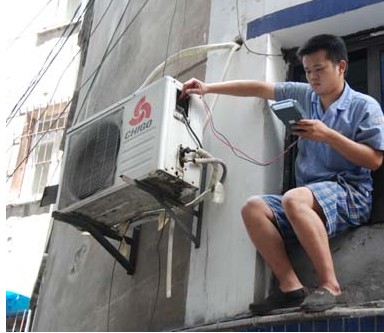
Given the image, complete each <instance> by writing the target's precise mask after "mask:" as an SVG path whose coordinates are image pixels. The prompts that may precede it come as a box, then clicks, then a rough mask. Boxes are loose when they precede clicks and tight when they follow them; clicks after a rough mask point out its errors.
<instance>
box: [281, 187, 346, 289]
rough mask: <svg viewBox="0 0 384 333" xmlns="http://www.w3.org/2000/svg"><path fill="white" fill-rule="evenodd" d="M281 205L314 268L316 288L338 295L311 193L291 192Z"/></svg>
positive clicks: (318, 211) (319, 211)
mask: <svg viewBox="0 0 384 333" xmlns="http://www.w3.org/2000/svg"><path fill="white" fill-rule="evenodd" d="M282 203H283V207H284V211H285V213H286V215H287V217H288V219H289V221H290V222H291V225H292V228H293V230H294V231H295V233H296V236H297V238H298V239H299V242H300V244H301V245H302V247H303V248H304V250H305V251H306V252H307V254H308V256H309V258H310V259H311V261H312V263H313V265H314V267H315V270H316V273H317V275H318V279H319V286H320V287H323V288H326V289H327V290H329V291H330V292H331V293H332V294H334V295H339V294H340V293H341V290H340V286H339V283H338V281H337V278H336V274H335V270H334V265H333V259H332V255H331V251H330V247H329V241H328V236H327V233H326V230H325V226H324V222H323V220H324V216H323V212H322V209H321V207H320V206H319V204H318V202H317V201H316V199H315V198H314V196H313V194H312V191H311V190H310V189H308V188H306V187H299V188H295V189H292V190H290V191H288V192H287V193H286V194H285V195H284V197H283V200H282Z"/></svg>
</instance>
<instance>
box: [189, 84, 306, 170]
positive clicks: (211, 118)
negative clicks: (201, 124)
mask: <svg viewBox="0 0 384 333" xmlns="http://www.w3.org/2000/svg"><path fill="white" fill-rule="evenodd" d="M197 85H198V86H199V88H200V94H201V98H202V101H203V103H204V109H205V111H206V113H207V116H208V120H209V125H210V128H211V131H212V133H213V135H214V136H215V137H216V139H218V140H219V141H221V142H222V143H223V144H225V145H226V146H227V147H229V148H231V150H232V152H233V153H234V154H235V155H236V156H237V157H239V158H241V159H244V160H246V161H248V162H250V163H253V164H256V165H259V166H268V165H271V164H272V163H275V162H276V161H278V160H279V159H280V158H282V157H283V156H284V155H285V154H287V153H288V152H289V151H290V150H291V149H292V147H293V146H295V145H296V144H297V142H298V139H297V140H295V141H294V142H293V143H291V144H290V145H289V146H288V147H287V149H286V150H284V151H283V152H281V153H280V154H278V155H277V156H275V157H274V158H272V159H271V160H268V161H267V162H260V161H257V160H256V159H254V158H253V157H251V156H249V155H248V154H246V153H245V152H243V151H242V150H241V149H239V148H238V147H236V146H234V145H233V144H232V143H231V142H230V141H229V140H228V139H227V138H226V137H225V135H224V134H222V133H220V132H219V131H218V130H217V129H216V128H215V124H214V123H213V117H212V111H211V110H210V108H209V106H208V104H207V102H206V100H205V98H204V95H203V91H202V88H201V85H200V84H199V83H197ZM220 136H221V137H220ZM222 138H224V139H222ZM236 152H238V153H240V154H241V155H243V156H239V155H238V154H236Z"/></svg>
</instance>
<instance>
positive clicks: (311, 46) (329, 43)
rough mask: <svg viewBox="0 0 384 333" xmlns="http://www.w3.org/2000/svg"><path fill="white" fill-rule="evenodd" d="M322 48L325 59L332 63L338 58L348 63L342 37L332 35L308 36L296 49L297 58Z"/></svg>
mask: <svg viewBox="0 0 384 333" xmlns="http://www.w3.org/2000/svg"><path fill="white" fill-rule="evenodd" d="M320 50H324V51H326V54H327V59H328V60H330V61H332V62H333V63H334V64H338V63H339V62H340V60H345V61H346V62H347V63H348V51H347V47H346V46H345V43H344V41H343V39H342V38H340V37H338V36H334V35H327V34H323V35H317V36H314V37H312V38H310V39H309V40H308V41H307V42H306V43H305V44H304V45H303V46H302V47H301V48H300V49H299V50H298V51H297V55H298V57H299V59H302V58H303V56H306V55H310V54H312V53H315V52H317V51H320Z"/></svg>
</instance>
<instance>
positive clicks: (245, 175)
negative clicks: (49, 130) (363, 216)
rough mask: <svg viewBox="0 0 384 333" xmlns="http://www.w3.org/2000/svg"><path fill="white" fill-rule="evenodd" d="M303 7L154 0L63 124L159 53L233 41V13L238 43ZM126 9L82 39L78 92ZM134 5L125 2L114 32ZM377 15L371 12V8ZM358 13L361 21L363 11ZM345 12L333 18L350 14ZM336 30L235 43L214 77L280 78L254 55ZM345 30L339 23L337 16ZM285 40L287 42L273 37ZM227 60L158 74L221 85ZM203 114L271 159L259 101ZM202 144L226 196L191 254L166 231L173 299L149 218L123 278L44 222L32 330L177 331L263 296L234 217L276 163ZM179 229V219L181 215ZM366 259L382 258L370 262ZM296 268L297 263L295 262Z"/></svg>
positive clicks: (224, 99)
mask: <svg viewBox="0 0 384 333" xmlns="http://www.w3.org/2000/svg"><path fill="white" fill-rule="evenodd" d="M304 3H306V1H289V2H288V1H280V2H278V1H273V2H271V1H251V0H249V1H239V8H236V2H234V1H232V0H212V1H211V2H207V1H203V0H199V1H194V2H190V1H187V0H185V1H177V7H174V6H175V4H176V2H174V1H169V2H167V5H166V6H165V5H164V2H163V1H160V0H155V1H151V2H149V3H148V5H147V6H145V7H144V9H143V11H142V12H141V13H140V15H139V16H138V17H137V19H136V20H135V21H134V23H133V24H132V26H131V28H130V30H128V32H127V33H126V35H124V37H123V39H122V41H121V42H120V43H119V44H118V46H117V47H116V48H115V49H114V50H113V51H112V53H111V55H110V56H109V57H108V58H107V59H106V60H105V62H104V64H103V67H102V69H101V71H100V73H99V74H98V76H97V78H96V80H95V82H94V84H93V87H92V89H91V90H90V93H89V98H87V102H86V103H84V106H83V108H82V109H80V108H81V105H82V101H83V100H84V98H85V97H86V94H87V87H88V86H89V85H90V84H91V83H90V82H91V81H89V82H88V83H87V84H86V85H85V86H84V88H83V89H81V91H80V93H79V101H78V104H77V108H76V113H75V120H76V119H77V121H80V120H82V119H86V118H87V117H89V116H91V115H93V114H95V113H96V112H98V111H100V110H102V109H103V108H105V107H107V106H108V105H110V104H112V103H114V102H116V101H118V100H119V99H121V98H123V97H125V96H128V95H130V94H131V93H133V92H134V91H135V90H136V89H137V88H138V87H139V86H140V85H141V83H142V82H143V81H144V79H145V78H146V77H147V75H148V74H149V73H150V72H151V71H152V70H153V68H154V67H156V66H157V65H158V64H159V63H161V62H162V61H164V59H165V58H166V56H167V54H168V55H170V54H173V53H175V52H177V51H178V50H181V49H184V48H187V47H190V46H194V45H200V44H206V43H223V42H229V41H232V40H234V39H235V38H236V37H237V36H238V35H239V31H238V24H237V12H239V23H240V24H239V26H240V33H241V34H242V35H243V36H245V35H246V25H247V23H249V22H250V21H252V20H254V19H256V18H260V17H264V16H265V15H266V14H269V13H272V12H275V11H278V10H281V9H284V8H289V7H291V6H294V5H298V4H304ZM126 4H127V1H121V2H114V3H113V4H112V6H111V8H110V10H109V11H108V13H107V14H106V16H105V19H104V20H103V22H102V23H101V25H100V28H99V29H98V30H97V31H96V33H95V34H94V35H93V36H92V37H91V38H90V40H89V46H88V49H87V56H86V57H85V63H84V67H83V69H82V77H81V78H80V80H79V86H80V85H81V84H82V83H84V82H85V81H86V80H87V78H88V77H89V75H90V74H91V73H92V72H93V71H94V69H95V68H96V67H97V65H98V64H99V63H100V62H101V60H102V58H103V54H104V52H105V50H106V48H107V45H108V41H109V40H110V38H111V37H112V35H113V30H114V28H115V26H116V24H117V22H118V20H119V17H120V15H121V13H122V12H123V10H124V7H125V5H126ZM142 4H143V2H139V1H132V4H130V5H129V9H128V11H127V15H126V16H125V17H124V20H123V22H124V23H123V24H122V27H121V28H120V29H119V32H120V33H121V32H122V29H123V27H125V26H126V25H127V23H128V22H130V21H131V20H132V18H133V17H134V14H135V13H136V12H137V11H138V10H139V9H140V6H142ZM106 6H107V3H105V2H103V1H96V2H95V7H94V16H93V24H94V25H95V24H96V22H97V21H98V18H100V17H101V16H102V13H103V12H104V10H105V9H106ZM377 6H379V5H377ZM379 9H380V10H381V9H382V5H381V4H380V7H379ZM360 10H361V13H366V12H365V11H366V10H367V9H366V8H363V9H360ZM371 10H372V8H371ZM174 11H175V15H173V13H174ZM376 11H378V8H376ZM355 14H356V13H355V12H353V13H352V12H351V13H346V14H343V15H347V16H348V15H352V16H351V17H353V16H354V15H355ZM365 17H368V16H365ZM154 18H155V19H154ZM172 18H173V19H172ZM343 18H344V19H345V18H346V17H345V16H343ZM370 18H371V20H370V21H369V22H368V20H366V23H365V25H366V26H365V27H363V25H362V24H360V23H359V28H361V29H364V28H369V27H374V26H377V25H379V24H380V23H379V21H378V20H379V19H378V18H377V19H376V18H374V17H373V16H370ZM172 20H173V24H171V23H172ZM375 20H376V21H375ZM342 22H344V21H340V17H337V16H335V17H329V18H325V19H322V20H319V21H315V22H309V23H306V29H305V30H303V31H302V30H300V29H301V26H299V27H297V26H292V27H287V28H286V29H282V30H279V31H271V32H270V33H269V34H264V35H262V36H259V37H257V38H252V39H249V40H247V44H248V46H249V47H250V48H251V49H252V50H254V51H257V52H258V53H259V54H255V53H252V52H249V51H247V50H246V49H245V48H244V47H242V48H241V49H240V50H239V51H237V52H236V53H235V54H234V56H233V58H232V61H231V62H230V64H229V67H228V71H227V73H226V75H225V77H224V79H260V80H285V78H286V70H287V68H286V65H285V62H284V60H283V58H282V57H281V56H277V57H276V56H266V55H265V54H267V53H268V54H279V53H280V49H281V47H293V46H298V45H300V44H301V42H302V41H303V40H304V39H306V38H307V37H309V36H311V35H313V34H316V33H318V32H319V31H321V32H332V33H336V34H338V33H339V31H343V32H344V33H352V32H355V30H354V29H352V28H350V25H349V23H345V24H343V23H342ZM345 22H349V21H348V19H346V20H345ZM319 26H320V28H321V29H320V28H319ZM171 27H172V29H171ZM299 28H300V29H299ZM340 29H341V30H340ZM297 30H300V33H297ZM287 31H288V32H287ZM120 33H119V34H120ZM287 33H288V35H289V38H285V36H286V34H287ZM119 34H118V35H119ZM169 36H171V38H170V43H169V48H168V51H167V44H168V38H169ZM227 57H228V51H216V52H211V53H209V55H208V59H207V62H206V68H205V65H198V66H196V67H193V61H192V63H189V64H186V63H184V62H182V61H180V63H178V66H176V67H177V68H176V69H173V70H172V71H167V70H166V71H165V74H169V75H173V76H175V77H177V78H178V79H180V80H181V81H183V80H184V79H186V78H189V77H190V76H195V77H198V78H202V79H204V80H206V81H207V82H212V81H217V80H221V79H223V71H224V68H225V64H226V61H227ZM200 60H201V59H198V60H196V63H197V64H199V61H200ZM203 63H204V64H205V62H203ZM189 66H192V70H190V71H188V70H187V69H188V68H189ZM186 70H187V71H186ZM178 73H182V74H180V75H178ZM213 100H214V96H207V101H208V103H212V102H213ZM213 115H214V116H213V117H214V122H215V125H216V128H218V129H219V130H220V131H221V132H223V133H224V134H225V135H226V136H227V137H228V138H229V140H230V141H231V142H232V143H233V144H235V145H236V146H238V147H239V148H240V149H241V150H243V151H244V152H246V153H247V154H249V155H251V156H252V157H254V158H255V159H256V160H259V161H267V160H269V159H270V158H271V157H274V156H276V155H277V154H278V153H279V152H281V151H282V149H283V142H282V138H283V135H284V129H283V128H282V126H281V125H280V124H279V123H278V122H277V120H276V119H275V118H274V117H272V115H271V114H270V113H269V112H268V108H267V102H266V101H263V100H260V99H256V98H234V97H228V96H220V97H219V98H218V99H217V102H216V104H215V107H214V108H213ZM203 145H204V148H205V149H207V150H208V151H210V152H211V153H213V154H214V155H215V156H216V157H218V158H222V159H224V160H225V161H226V163H227V165H228V179H227V182H226V184H225V189H226V199H225V202H224V203H223V204H222V205H218V204H215V203H213V202H207V203H206V205H205V210H204V218H203V228H202V239H201V246H200V248H199V249H195V247H194V245H192V244H191V243H190V241H189V240H188V239H187V238H186V237H185V235H184V234H183V233H181V232H180V230H178V229H177V228H176V234H175V244H174V262H173V265H174V270H173V281H174V282H173V283H174V284H173V285H172V293H173V296H172V297H171V298H169V299H167V298H166V297H165V290H164V289H165V272H164V270H165V265H166V262H165V261H166V253H165V252H166V242H167V239H168V236H169V229H168V228H169V227H166V229H165V230H164V232H163V233H161V232H158V231H157V228H156V221H153V223H149V224H146V225H144V226H143V229H142V233H141V241H140V247H139V254H138V263H137V271H136V273H135V274H134V275H133V276H128V275H126V273H125V271H124V270H123V269H122V268H121V267H120V266H119V265H116V267H114V262H113V258H112V257H111V256H110V255H109V254H108V253H107V252H105V250H103V249H102V248H101V247H100V246H99V245H98V244H97V243H96V242H95V241H94V240H93V239H92V238H89V237H82V236H81V235H80V233H79V232H78V231H77V230H75V229H74V228H72V227H70V226H67V225H65V224H63V223H61V222H57V221H56V222H55V227H54V230H53V234H52V238H51V244H50V251H49V253H50V255H49V258H48V261H47V271H46V273H45V277H44V280H43V284H42V288H41V295H40V299H39V303H38V308H37V312H36V317H35V322H34V329H35V330H37V331H56V330H59V331H61V330H64V331H65V330H68V331H69V330H73V331H94V330H95V331H99V330H100V331H102V330H108V329H109V330H112V331H113V330H114V331H119V330H121V331H123V330H125V331H133V330H135V331H143V330H168V329H177V328H182V327H188V326H193V325H199V324H203V323H210V322H215V321H219V320H224V319H226V318H233V317H234V316H236V315H238V314H244V313H246V311H247V309H248V304H249V303H250V302H252V301H253V299H254V298H255V297H256V298H258V297H262V296H263V295H264V293H265V292H266V290H267V289H268V288H267V286H268V282H269V281H268V273H267V272H266V270H265V267H264V266H263V264H262V262H261V261H260V258H258V256H257V255H256V251H255V249H254V248H253V246H252V244H251V243H250V241H249V239H248V237H247V234H246V231H245V228H244V226H243V225H242V222H241V218H240V209H241V206H242V205H243V203H244V202H245V200H246V199H247V198H248V197H249V196H251V195H254V194H260V193H267V192H269V193H271V192H273V193H277V192H280V191H281V189H282V161H279V162H277V163H276V164H273V165H271V166H269V167H266V168H263V167H259V166H255V165H253V164H250V163H247V162H244V161H242V160H240V159H238V158H237V157H235V156H234V155H233V154H232V153H230V150H229V149H228V148H227V147H225V146H223V145H222V144H221V143H220V142H219V141H218V140H216V139H215V138H214V136H213V135H212V133H211V132H210V129H209V127H207V128H206V130H205V132H204V140H203ZM185 221H188V218H187V217H185ZM189 222H190V221H189ZM371 232H372V231H371ZM380 232H382V230H381V229H380ZM354 235H355V236H356V237H361V238H358V240H357V241H356V242H355V243H354V242H353V241H352V242H348V241H346V244H347V245H346V247H345V251H343V252H340V253H343V256H347V255H349V253H350V247H349V246H351V245H350V244H352V246H353V244H359V242H361V241H362V239H364V238H365V237H370V236H367V234H365V233H364V230H363V229H362V231H361V233H360V231H359V232H357V233H355V234H354ZM359 235H360V236H359ZM376 242H377V240H376V241H375V243H373V244H372V246H373V247H376V246H377V243H376ZM355 248H356V247H355ZM366 248H367V249H368V247H366ZM356 249H357V248H356ZM371 250H373V249H371V247H370V248H369V251H371ZM359 251H362V252H361V256H362V257H363V258H364V257H366V254H363V252H365V248H364V247H363V248H362V247H360V248H359ZM158 256H159V258H160V266H159V265H158ZM343 256H340V257H338V259H337V265H338V268H337V270H338V271H343V270H344V268H343V266H344V265H346V266H348V265H350V264H351V262H350V260H348V261H344V260H343ZM376 259H377V260H378V262H383V258H382V256H380V255H379V254H378V255H377V256H376V257H375V260H376ZM296 260H297V262H298V263H299V262H300V260H301V259H300V258H298V259H296ZM339 265H340V266H339ZM159 267H160V269H159ZM159 271H160V275H159ZM355 272H356V271H355ZM308 274H309V273H308ZM351 274H355V273H353V272H351ZM159 276H160V280H158V279H159ZM308 276H309V275H308ZM265 277H267V278H266V279H265ZM348 279H349V280H348ZM348 279H346V280H343V281H346V283H349V282H348V281H351V280H353V278H348ZM375 279H376V278H375ZM377 281H378V279H376V280H375V283H376V282H377ZM158 283H159V284H158ZM158 292H159V294H158V296H157V293H158Z"/></svg>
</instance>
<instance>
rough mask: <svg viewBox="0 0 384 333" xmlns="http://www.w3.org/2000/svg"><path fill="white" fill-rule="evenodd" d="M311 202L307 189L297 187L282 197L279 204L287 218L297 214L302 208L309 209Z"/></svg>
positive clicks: (310, 195) (309, 192)
mask: <svg viewBox="0 0 384 333" xmlns="http://www.w3.org/2000/svg"><path fill="white" fill-rule="evenodd" d="M312 201H313V199H312V193H311V191H310V190H309V189H308V188H306V187H297V188H294V189H292V190H289V191H287V192H286V193H285V194H284V195H283V198H282V200H281V204H282V206H283V208H284V212H285V213H286V214H287V216H292V215H295V214H297V213H299V212H300V210H302V209H303V208H305V207H310V206H311V205H312V204H311V202H312Z"/></svg>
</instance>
